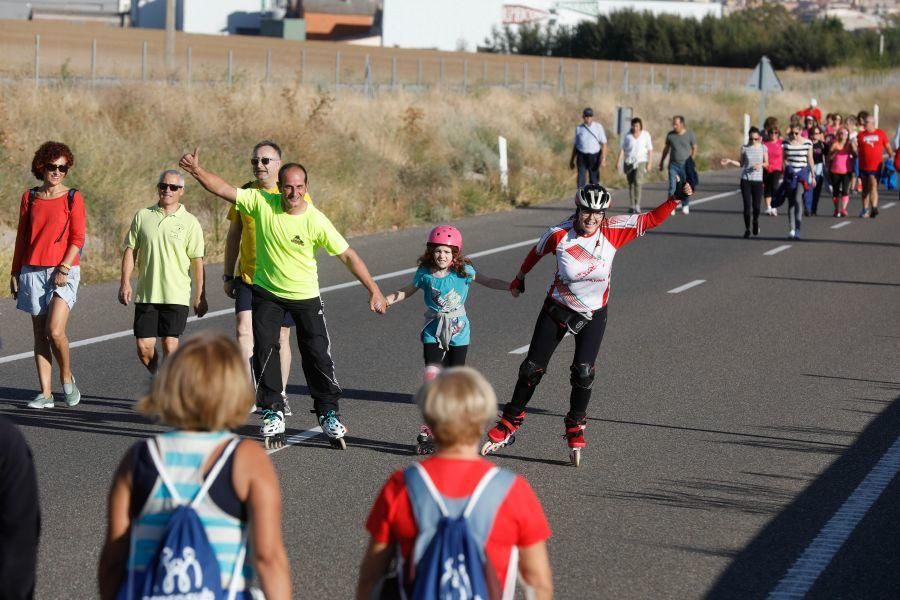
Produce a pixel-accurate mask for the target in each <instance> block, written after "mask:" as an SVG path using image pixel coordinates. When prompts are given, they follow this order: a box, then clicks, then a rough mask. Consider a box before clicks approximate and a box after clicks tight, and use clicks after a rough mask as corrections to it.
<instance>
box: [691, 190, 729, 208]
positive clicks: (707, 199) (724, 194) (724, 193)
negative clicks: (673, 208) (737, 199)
mask: <svg viewBox="0 0 900 600" xmlns="http://www.w3.org/2000/svg"><path fill="white" fill-rule="evenodd" d="M740 193H741V190H732V191H730V192H722V193H721V194H716V195H714V196H707V197H706V198H700V199H699V200H694V199H693V198H691V199H690V200H689V201H688V205H689V206H695V205H697V204H703V203H705V202H712V201H713V200H718V199H719V198H726V197H728V196H734V195H735V194H740Z"/></svg>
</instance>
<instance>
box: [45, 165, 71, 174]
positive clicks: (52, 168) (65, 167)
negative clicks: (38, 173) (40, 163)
mask: <svg viewBox="0 0 900 600" xmlns="http://www.w3.org/2000/svg"><path fill="white" fill-rule="evenodd" d="M45 169H46V170H47V172H48V173H53V172H54V171H59V172H60V173H68V172H69V165H54V164H53V163H50V164H49V165H47V166H46V167H45Z"/></svg>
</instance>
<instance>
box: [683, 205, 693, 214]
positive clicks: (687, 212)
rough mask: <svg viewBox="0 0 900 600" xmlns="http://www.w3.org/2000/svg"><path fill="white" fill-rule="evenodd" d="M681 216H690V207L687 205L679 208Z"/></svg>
mask: <svg viewBox="0 0 900 600" xmlns="http://www.w3.org/2000/svg"><path fill="white" fill-rule="evenodd" d="M681 214H683V215H689V214H691V207H690V206H688V205H687V204H685V205H684V206H682V207H681Z"/></svg>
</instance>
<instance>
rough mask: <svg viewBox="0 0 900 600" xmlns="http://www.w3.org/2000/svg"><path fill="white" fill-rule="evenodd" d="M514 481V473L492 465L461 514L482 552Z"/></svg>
mask: <svg viewBox="0 0 900 600" xmlns="http://www.w3.org/2000/svg"><path fill="white" fill-rule="evenodd" d="M515 481H516V474H515V473H513V472H512V471H507V470H506V469H501V468H499V467H494V468H493V469H491V470H490V471H488V472H487V473H486V474H485V476H484V477H483V478H482V479H481V481H480V482H479V483H478V487H476V488H475V491H474V492H472V497H471V499H470V500H469V504H468V505H467V506H466V510H465V512H464V513H463V515H464V516H465V517H466V520H467V521H468V522H469V532H470V533H471V534H472V537H473V538H475V541H476V542H477V543H478V547H479V548H481V549H482V552H484V547H485V545H486V544H487V539H488V536H489V535H490V534H491V529H493V527H494V519H495V517H496V516H497V511H498V510H499V509H500V505H501V504H503V501H504V500H506V496H507V495H508V494H509V490H510V489H511V488H512V486H513V483H515ZM482 558H483V557H482Z"/></svg>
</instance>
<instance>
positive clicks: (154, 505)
mask: <svg viewBox="0 0 900 600" xmlns="http://www.w3.org/2000/svg"><path fill="white" fill-rule="evenodd" d="M254 399H255V398H254V393H253V388H252V387H251V385H250V382H249V381H248V380H247V370H246V367H245V366H244V361H243V359H242V358H241V352H240V349H239V348H238V346H237V343H236V342H234V341H233V340H231V339H229V338H227V337H225V336H224V335H223V334H220V333H203V334H200V335H197V336H194V337H192V338H190V339H189V340H187V341H186V342H184V343H183V344H182V345H181V346H180V347H179V348H178V350H176V351H175V352H174V353H173V354H172V356H171V357H170V359H169V360H168V361H167V362H165V363H164V364H163V367H162V369H161V370H160V371H159V373H158V374H157V376H156V378H155V379H154V381H153V389H152V390H151V392H150V395H149V396H147V397H145V398H144V399H143V400H141V402H140V403H139V404H138V410H140V411H141V412H143V413H144V414H146V415H150V416H153V417H155V418H157V419H158V420H159V421H160V422H162V423H163V424H165V425H168V426H170V427H172V428H173V429H172V430H171V431H168V432H166V433H163V434H160V435H157V436H155V437H153V438H151V439H148V440H142V441H140V442H137V443H135V444H134V446H132V447H131V449H130V450H129V451H128V452H127V453H126V454H125V456H124V457H123V458H122V462H121V464H120V465H119V469H118V471H117V472H116V475H115V478H114V480H113V485H112V489H111V490H110V494H109V513H108V527H107V536H106V543H105V545H104V547H103V553H102V554H101V556H100V565H99V568H98V579H99V585H100V597H101V598H103V599H104V600H112V599H114V598H115V599H117V600H119V599H122V600H132V599H133V598H142V597H146V596H152V597H154V598H167V597H169V595H170V594H173V593H174V594H176V596H177V597H180V598H186V597H188V595H189V594H196V597H197V598H200V597H203V598H216V599H217V600H218V599H219V598H223V599H224V598H228V599H229V600H250V598H251V594H252V590H253V588H255V587H256V583H255V581H254V577H255V575H258V576H259V587H261V588H262V591H263V592H264V593H265V597H266V598H267V599H268V600H287V599H289V598H290V597H291V582H290V575H289V572H288V560H287V554H286V553H285V550H284V543H283V542H282V537H281V490H280V488H279V485H278V478H277V476H276V474H275V469H274V467H273V465H272V462H271V461H270V460H269V457H268V456H267V455H266V454H265V452H264V451H263V450H262V448H261V447H260V445H259V444H258V443H256V442H253V441H250V440H243V441H241V440H240V439H239V438H238V437H237V436H236V435H235V434H233V433H231V431H230V429H233V428H235V427H238V426H240V425H243V424H244V421H245V420H246V418H247V412H248V411H249V410H250V407H251V406H253V403H254ZM188 528H192V531H191V532H190V534H188V531H187V530H188ZM198 532H199V533H198ZM179 537H181V540H182V541H181V542H180V543H179V542H177V541H176V540H177V539H178V538H179ZM186 539H187V540H188V541H189V542H190V543H189V544H188V543H187V541H185V540H186ZM211 542H214V544H215V548H216V550H215V551H213V550H212V548H213V546H212V545H211ZM176 567H177V568H176ZM198 582H199V583H198ZM178 594H182V595H180V596H179V595H178ZM190 597H194V596H193V595H191V596H190Z"/></svg>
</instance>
